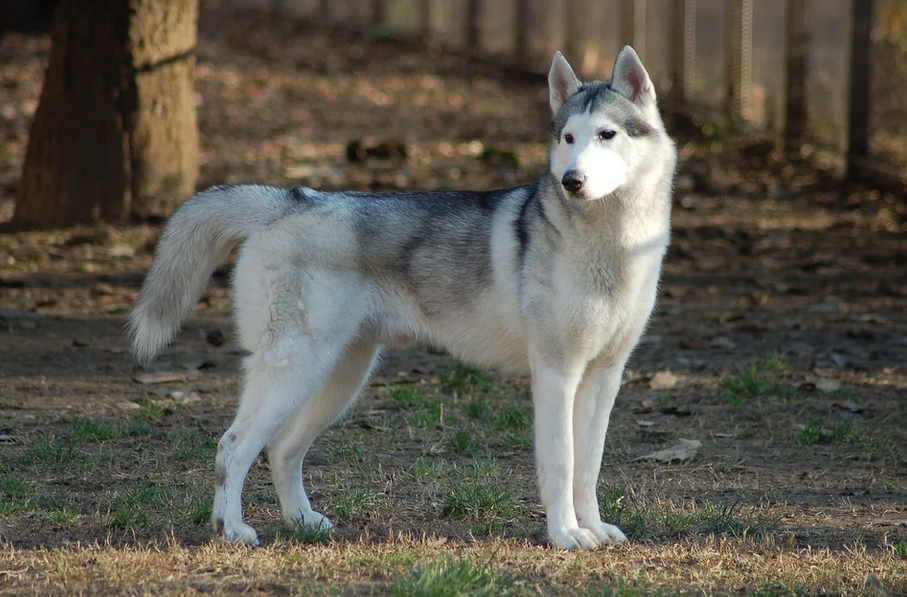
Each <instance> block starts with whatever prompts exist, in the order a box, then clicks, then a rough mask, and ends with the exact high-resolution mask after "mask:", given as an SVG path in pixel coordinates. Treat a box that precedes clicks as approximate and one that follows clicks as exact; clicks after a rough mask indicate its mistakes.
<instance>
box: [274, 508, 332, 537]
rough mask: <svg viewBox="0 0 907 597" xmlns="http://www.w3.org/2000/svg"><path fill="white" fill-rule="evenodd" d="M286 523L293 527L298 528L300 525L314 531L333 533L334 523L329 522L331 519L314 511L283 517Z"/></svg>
mask: <svg viewBox="0 0 907 597" xmlns="http://www.w3.org/2000/svg"><path fill="white" fill-rule="evenodd" d="M284 520H285V521H286V523H287V524H288V525H290V526H293V527H298V526H301V525H304V526H307V527H312V528H313V529H315V530H316V531H329V532H334V523H333V522H331V519H330V518H328V517H327V516H325V515H324V514H320V513H318V512H315V511H314V510H309V511H308V512H301V511H300V512H296V513H295V514H293V515H292V516H284Z"/></svg>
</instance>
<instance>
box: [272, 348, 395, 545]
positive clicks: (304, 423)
mask: <svg viewBox="0 0 907 597" xmlns="http://www.w3.org/2000/svg"><path fill="white" fill-rule="evenodd" d="M377 354H378V347H377V345H376V344H375V343H374V342H373V341H371V340H367V339H360V340H357V341H356V342H354V343H353V344H352V345H351V346H350V347H349V348H348V349H347V350H346V352H345V353H344V355H343V357H341V359H340V361H339V362H338V364H337V366H336V367H335V368H334V371H333V372H332V373H331V376H330V378H329V379H328V382H327V384H325V386H324V388H323V389H322V390H321V393H319V394H318V396H317V397H316V398H315V399H314V400H312V401H310V402H309V403H308V404H306V405H305V406H304V407H303V409H302V411H300V413H299V414H298V415H297V416H296V419H295V420H294V421H293V422H291V423H290V424H289V425H287V426H286V427H285V428H284V429H283V430H282V431H281V432H280V433H279V434H278V435H277V436H276V437H275V438H274V439H273V440H272V441H271V442H270V443H269V444H268V463H269V464H270V466H271V478H272V479H273V480H274V487H275V488H276V489H277V495H278V496H279V497H280V507H281V510H282V512H283V517H284V519H285V520H286V521H287V522H288V523H290V524H294V525H295V524H300V523H301V524H306V525H309V526H312V527H315V528H322V529H330V528H332V527H333V525H332V524H331V521H330V520H328V519H327V517H325V516H324V515H322V514H319V513H318V512H315V511H314V510H312V506H311V503H310V502H309V498H308V496H307V495H306V492H305V487H304V486H303V480H302V461H303V459H304V458H305V455H306V452H307V451H308V449H309V447H310V446H311V445H312V442H314V441H315V438H316V437H318V435H319V434H320V433H321V432H322V431H324V429H325V428H326V427H328V426H329V425H330V424H331V423H333V422H334V421H335V420H337V419H338V418H339V417H340V415H342V414H343V412H344V411H345V410H346V409H347V408H348V407H349V406H350V405H351V404H352V403H353V402H354V401H355V398H356V396H357V395H358V394H359V391H360V390H361V389H362V386H363V385H364V384H365V382H366V381H367V380H368V375H369V373H370V371H371V369H372V366H373V365H374V363H375V361H376V360H377V358H376V357H377Z"/></svg>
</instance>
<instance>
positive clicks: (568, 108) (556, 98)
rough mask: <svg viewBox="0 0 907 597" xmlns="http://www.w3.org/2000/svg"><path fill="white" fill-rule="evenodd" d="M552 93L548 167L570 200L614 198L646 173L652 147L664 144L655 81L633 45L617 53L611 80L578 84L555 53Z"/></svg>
mask: <svg viewBox="0 0 907 597" xmlns="http://www.w3.org/2000/svg"><path fill="white" fill-rule="evenodd" d="M548 93H549V102H550V104H551V111H552V113H553V114H554V117H553V119H552V121H551V134H552V143H551V156H550V162H551V164H550V168H551V172H552V174H553V175H554V176H555V178H556V179H557V180H559V181H560V183H561V186H562V190H563V191H564V193H565V194H566V196H567V197H568V198H571V197H575V198H577V199H601V198H602V197H605V196H607V195H610V194H611V193H613V192H614V191H616V190H617V189H619V188H620V187H622V186H623V185H624V184H626V183H627V181H628V180H631V179H632V178H633V176H634V174H636V173H637V172H638V171H640V170H644V169H645V168H646V166H647V164H646V160H647V159H651V156H652V154H651V151H650V149H651V148H652V146H653V144H654V143H658V142H663V136H664V125H663V123H662V121H661V117H660V116H659V113H658V107H657V105H656V102H655V89H654V87H653V85H652V80H651V79H650V78H649V74H648V73H647V72H646V69H645V67H643V65H642V62H641V61H640V59H639V56H637V55H636V52H635V51H633V48H631V47H630V46H624V48H623V49H622V50H621V51H620V53H619V54H618V55H617V60H616V61H615V63H614V71H613V76H612V79H611V81H607V82H602V81H592V82H589V83H580V81H579V80H578V79H577V78H576V75H575V74H574V72H573V69H572V68H571V67H570V64H569V63H568V62H567V60H566V59H565V58H564V57H563V56H562V55H561V53H560V52H555V54H554V61H553V62H552V63H551V70H550V71H549V72H548Z"/></svg>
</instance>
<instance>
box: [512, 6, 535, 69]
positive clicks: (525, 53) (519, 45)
mask: <svg viewBox="0 0 907 597" xmlns="http://www.w3.org/2000/svg"><path fill="white" fill-rule="evenodd" d="M530 18H531V14H530V12H529V0H516V2H515V4H514V15H513V26H514V30H513V59H514V62H516V63H517V64H520V65H524V64H528V63H529V62H530V58H531V57H530V56H529V52H530V50H529V28H530V27H531V26H532V23H531V21H530Z"/></svg>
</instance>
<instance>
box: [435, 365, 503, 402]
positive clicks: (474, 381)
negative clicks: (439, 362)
mask: <svg viewBox="0 0 907 597" xmlns="http://www.w3.org/2000/svg"><path fill="white" fill-rule="evenodd" d="M438 379H439V380H440V382H441V388H442V389H443V390H444V391H445V392H451V393H453V392H456V393H457V394H459V395H460V396H470V395H473V394H475V393H477V392H482V391H485V390H487V389H488V388H489V386H490V385H491V381H492V376H491V375H490V374H489V373H488V372H486V371H482V370H481V369H476V368H474V367H470V366H469V365H464V364H462V363H454V364H453V365H451V366H449V367H444V368H443V369H441V371H440V372H439V373H438Z"/></svg>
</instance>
